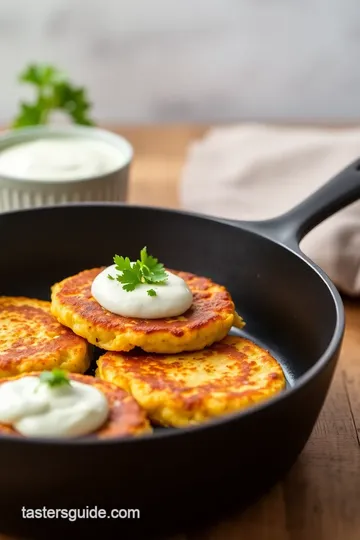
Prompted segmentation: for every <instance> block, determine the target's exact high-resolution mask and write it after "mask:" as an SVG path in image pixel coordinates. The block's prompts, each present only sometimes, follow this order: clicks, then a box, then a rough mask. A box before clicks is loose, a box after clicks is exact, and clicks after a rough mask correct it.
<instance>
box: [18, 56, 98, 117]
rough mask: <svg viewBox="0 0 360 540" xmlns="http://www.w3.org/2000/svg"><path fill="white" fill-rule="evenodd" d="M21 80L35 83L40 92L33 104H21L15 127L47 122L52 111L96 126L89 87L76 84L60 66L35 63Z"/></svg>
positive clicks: (27, 69) (21, 75) (36, 89)
mask: <svg viewBox="0 0 360 540" xmlns="http://www.w3.org/2000/svg"><path fill="white" fill-rule="evenodd" d="M19 81H20V82H21V83H26V84H30V85H32V86H33V87H34V88H35V92H36V93H35V99H34V101H33V102H32V103H29V102H27V103H26V102H22V103H20V111H19V113H18V115H17V116H16V118H15V119H14V121H13V124H12V127H14V128H18V127H25V126H35V125H41V124H47V123H48V122H49V120H50V114H51V113H53V112H54V111H56V110H58V111H62V112H63V113H65V114H66V115H67V116H68V117H70V118H71V120H72V121H73V123H75V124H81V125H85V126H92V125H94V122H93V121H92V120H91V118H90V117H89V111H90V109H91V106H92V104H91V103H90V101H89V100H88V97H87V93H86V89H85V88H83V87H77V86H74V85H73V84H72V83H71V82H70V81H69V79H68V77H67V76H66V75H65V74H64V73H63V72H62V71H60V70H58V69H57V68H56V67H54V66H52V65H47V64H31V65H29V66H28V67H27V68H26V69H25V70H24V71H23V72H22V73H21V74H20V76H19Z"/></svg>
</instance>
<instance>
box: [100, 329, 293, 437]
mask: <svg viewBox="0 0 360 540" xmlns="http://www.w3.org/2000/svg"><path fill="white" fill-rule="evenodd" d="M97 376H98V377H100V378H101V379H104V380H106V381H109V382H112V383H114V384H116V385H118V386H119V387H120V388H123V389H124V390H126V391H127V392H129V393H130V394H131V395H133V396H134V398H135V399H136V400H137V402H138V403H139V404H140V405H141V406H142V407H143V408H144V409H146V411H147V413H148V416H149V418H150V419H151V420H152V421H153V422H156V423H158V424H161V425H163V426H173V427H182V426H187V425H191V424H199V423H201V422H204V421H206V420H209V419H210V418H213V417H217V416H220V415H223V414H225V413H230V412H234V411H239V410H242V409H245V408H247V407H249V406H251V405H254V404H256V403H259V402H261V401H264V400H266V399H269V398H270V397H271V396H273V395H275V394H277V393H278V392H280V391H281V390H283V389H284V388H285V385H286V380H285V376H284V373H283V371H282V369H281V366H280V365H279V364H278V362H277V361H276V360H275V359H274V358H273V357H272V356H271V355H270V354H269V352H268V351H266V350H264V349H262V348H260V347H259V346H257V345H255V344H254V343H252V342H251V341H249V340H248V339H244V338H241V337H235V336H228V337H226V338H225V339H224V340H223V341H221V342H220V343H216V344H214V345H212V346H211V347H209V348H207V349H204V350H203V351H201V352H192V353H183V354H177V355H171V356H167V355H149V354H145V353H143V354H141V353H140V354H133V353H114V352H107V353H106V354H104V355H103V356H101V357H100V358H99V360H98V369H97Z"/></svg>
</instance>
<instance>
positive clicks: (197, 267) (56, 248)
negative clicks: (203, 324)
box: [0, 204, 337, 385]
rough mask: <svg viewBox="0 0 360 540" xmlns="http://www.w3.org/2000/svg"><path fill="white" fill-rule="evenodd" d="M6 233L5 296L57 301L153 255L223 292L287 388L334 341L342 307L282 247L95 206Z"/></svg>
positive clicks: (230, 229)
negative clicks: (68, 287) (53, 293)
mask: <svg viewBox="0 0 360 540" xmlns="http://www.w3.org/2000/svg"><path fill="white" fill-rule="evenodd" d="M240 217H241V216H239V218H240ZM0 229H1V232H2V245H1V247H2V249H1V252H0V294H1V295H11V296H17V295H19V296H30V297H36V298H40V299H45V300H46V299H50V287H51V285H52V284H53V283H54V282H56V281H58V280H61V279H63V278H64V277H66V276H68V275H72V274H74V273H76V272H79V271H81V270H83V269H87V268H92V267H95V266H101V265H110V264H112V257H113V256H114V254H115V253H117V254H123V255H127V256H129V257H130V258H134V257H137V256H138V253H139V251H140V249H141V248H142V247H143V246H145V245H146V246H147V247H148V251H149V253H152V254H154V255H155V256H157V257H158V258H159V259H160V260H161V261H162V262H164V264H165V265H166V266H168V267H170V268H174V269H179V270H185V271H190V272H194V273H196V274H200V275H205V276H208V277H210V278H212V279H213V280H214V281H216V282H218V283H221V284H223V285H225V286H226V287H227V288H228V289H229V291H230V292H231V294H232V296H233V299H234V301H235V304H236V307H237V310H238V312H239V314H240V315H241V316H243V318H244V319H245V321H246V327H245V330H244V331H243V332H241V335H245V336H246V337H248V338H250V339H252V340H253V341H255V342H256V343H257V344H259V345H261V346H263V347H264V348H266V349H268V350H269V351H270V352H271V353H272V354H273V355H274V356H275V358H276V359H277V360H278V361H279V362H280V363H281V365H282V367H283V369H284V371H285V373H286V377H287V380H288V383H289V384H290V385H292V384H294V382H295V381H296V379H297V378H299V377H300V376H301V375H303V374H304V373H305V372H306V371H307V370H308V369H309V368H311V367H312V366H313V365H314V364H315V363H316V362H317V360H318V359H319V357H320V356H321V355H322V354H323V353H324V351H325V350H326V348H327V347H328V345H329V343H330V341H331V338H332V337H333V333H334V330H335V326H336V318H337V314H336V304H335V301H334V299H333V296H332V294H331V291H330V289H329V287H328V285H327V283H326V282H325V281H324V280H323V278H322V277H321V276H319V275H318V274H317V273H316V272H315V271H314V270H313V269H312V268H311V266H309V265H308V264H307V263H306V262H305V261H303V260H302V259H301V258H299V257H298V256H297V255H295V254H293V253H292V252H290V251H288V250H287V249H285V248H283V247H282V246H280V245H278V244H276V243H275V242H272V241H270V240H267V239H265V238H263V237H261V236H259V235H256V234H255V233H252V232H249V231H246V230H243V229H240V228H237V227H234V226H231V225H227V224H223V223H219V222H216V221H213V220H207V219H202V218H199V217H197V216H191V215H186V214H182V213H177V212H174V213H172V212H171V211H166V210H157V209H150V208H137V207H133V208H132V207H130V206H117V205H106V204H103V205H102V204H97V205H78V206H76V205H73V206H59V207H56V208H45V209H38V210H29V211H23V212H16V213H9V214H3V215H1V216H0ZM236 332H238V331H236Z"/></svg>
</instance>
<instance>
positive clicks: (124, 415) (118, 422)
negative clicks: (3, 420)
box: [0, 371, 152, 439]
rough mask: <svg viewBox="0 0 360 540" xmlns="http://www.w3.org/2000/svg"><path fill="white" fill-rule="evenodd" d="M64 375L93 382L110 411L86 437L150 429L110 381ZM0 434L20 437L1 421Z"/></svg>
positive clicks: (33, 374) (0, 381)
mask: <svg viewBox="0 0 360 540" xmlns="http://www.w3.org/2000/svg"><path fill="white" fill-rule="evenodd" d="M40 373H41V372H39V371H34V372H31V373H24V374H23V375H18V376H16V377H10V378H4V379H0V385H1V384H3V383H4V382H7V381H10V380H15V379H20V378H21V377H38V376H39V375H40ZM68 377H69V379H71V380H73V381H77V382H80V383H83V384H90V385H92V386H95V387H96V388H97V389H98V390H100V391H101V392H103V394H105V396H106V398H107V400H108V403H109V409H110V412H109V417H108V420H107V421H106V422H105V424H104V425H103V426H102V427H101V428H100V429H98V430H97V431H95V432H94V433H92V434H90V435H86V438H94V437H95V438H99V439H108V438H118V437H128V436H137V435H142V434H145V433H151V432H152V428H151V425H150V423H149V420H148V418H147V416H146V412H145V411H144V409H142V408H141V407H140V406H139V404H138V403H137V402H136V401H135V399H134V398H133V397H132V396H131V395H130V394H128V392H125V391H124V390H122V389H121V388H119V387H118V386H116V385H114V384H111V383H108V382H105V381H102V380H100V379H97V378H95V377H90V376H88V375H81V374H78V373H69V374H68ZM0 435H17V436H19V437H23V435H21V434H20V433H18V432H17V431H16V430H15V429H13V428H12V427H10V426H7V425H4V424H0ZM81 438H84V437H81Z"/></svg>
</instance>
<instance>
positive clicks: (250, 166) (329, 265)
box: [180, 124, 360, 296]
mask: <svg viewBox="0 0 360 540" xmlns="http://www.w3.org/2000/svg"><path fill="white" fill-rule="evenodd" d="M358 157H360V129H339V128H338V129H324V128H322V129H321V128H312V129H309V128H291V127H284V126H267V125H258V124H246V125H241V126H230V127H218V128H214V129H212V130H210V131H209V132H208V133H207V134H206V135H205V137H204V138H203V140H200V141H195V142H194V143H193V144H192V145H191V146H190V148H189V151H188V158H187V161H186V163H185V166H184V169H183V172H182V178H181V183H180V201H181V206H182V207H183V208H184V209H187V210H191V211H194V212H199V213H204V214H208V215H213V216H217V217H223V218H231V219H239V220H259V219H267V218H271V217H275V216H277V215H280V214H282V213H284V212H286V211H287V210H289V209H290V208H291V207H293V206H295V205H296V204H297V203H299V202H301V201H302V200H303V199H305V198H306V197H307V196H308V195H310V194H311V193H312V192H314V191H315V190H316V189H317V188H319V187H320V186H321V185H322V184H324V183H325V182H326V181H327V180H329V179H330V178H331V177H332V176H334V175H335V174H337V173H338V172H339V171H340V170H341V169H342V168H343V167H345V166H347V165H348V164H349V163H350V162H352V161H353V160H354V159H356V158H358ZM300 247H301V249H302V251H303V252H304V253H305V254H306V255H307V256H308V257H310V258H311V259H312V260H313V261H314V262H315V263H316V264H318V265H319V266H320V267H321V268H322V269H323V270H324V271H325V272H326V273H327V274H328V276H329V277H330V278H331V279H332V280H333V281H334V283H335V284H336V286H337V287H338V288H339V290H340V291H341V292H343V293H346V294H348V295H351V296H360V202H356V203H354V204H352V205H350V206H348V207H347V208H345V209H344V210H341V211H340V212H338V213H337V214H335V215H334V216H332V217H330V218H329V219H327V220H326V221H324V222H323V223H321V224H320V225H319V226H318V227H316V228H315V229H313V230H312V231H311V232H310V233H309V234H308V235H307V236H306V237H305V238H304V239H303V240H302V242H301V246H300Z"/></svg>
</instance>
